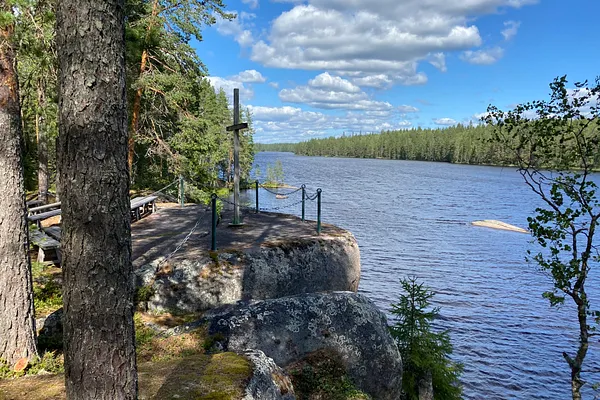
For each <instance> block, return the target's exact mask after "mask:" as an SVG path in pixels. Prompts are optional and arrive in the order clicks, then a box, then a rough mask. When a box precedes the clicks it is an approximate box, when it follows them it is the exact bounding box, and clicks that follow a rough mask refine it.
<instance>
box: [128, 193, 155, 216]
mask: <svg viewBox="0 0 600 400" xmlns="http://www.w3.org/2000/svg"><path fill="white" fill-rule="evenodd" d="M156 199H158V196H145V197H135V198H133V199H131V218H132V220H133V221H139V220H140V219H141V218H142V217H143V216H146V215H148V214H151V213H153V212H155V211H156Z"/></svg>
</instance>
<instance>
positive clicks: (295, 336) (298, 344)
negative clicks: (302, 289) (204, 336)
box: [190, 292, 402, 400]
mask: <svg viewBox="0 0 600 400" xmlns="http://www.w3.org/2000/svg"><path fill="white" fill-rule="evenodd" d="M216 311H217V310H215V312H216ZM207 320H208V322H209V328H208V329H209V334H212V335H215V337H220V338H223V340H222V344H221V345H222V347H223V348H224V349H225V350H228V351H235V352H243V351H244V350H245V349H248V348H252V349H260V350H262V351H263V352H264V353H265V354H266V355H267V356H268V357H270V358H272V359H273V360H274V362H275V363H276V364H277V365H279V366H281V367H284V368H285V367H286V366H287V365H289V364H291V363H293V362H295V361H298V360H301V359H302V358H303V357H305V356H306V355H308V354H310V353H312V352H314V351H316V350H319V349H331V350H333V351H335V352H337V353H339V354H340V355H341V358H342V360H343V363H344V365H345V367H346V368H347V371H348V375H349V376H350V377H351V378H352V379H353V381H354V383H355V384H356V386H357V387H358V388H359V389H361V390H363V391H364V392H366V393H368V394H370V395H371V396H373V398H375V399H378V400H396V399H399V398H400V392H401V377H402V361H401V358H400V354H399V352H398V348H397V346H396V344H395V342H394V340H393V339H392V337H391V335H390V333H389V331H388V327H387V322H386V318H385V316H384V315H383V313H382V312H381V311H379V310H378V309H377V307H376V306H375V305H374V304H373V303H372V302H371V301H370V300H369V299H368V298H366V297H365V296H362V295H359V294H356V293H351V292H334V293H312V294H302V295H298V296H292V297H285V298H279V299H270V300H264V301H257V302H252V303H251V304H248V305H246V306H242V305H238V306H236V307H230V309H229V310H226V311H223V312H220V313H218V312H217V313H209V315H207V316H206V319H205V320H204V321H203V323H206V321H207ZM190 328H191V326H190Z"/></svg>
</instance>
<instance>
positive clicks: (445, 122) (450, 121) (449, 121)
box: [433, 118, 457, 126]
mask: <svg viewBox="0 0 600 400" xmlns="http://www.w3.org/2000/svg"><path fill="white" fill-rule="evenodd" d="M433 123H434V124H436V125H441V126H450V125H456V124H457V122H456V121H455V120H453V119H452V118H435V119H434V120H433Z"/></svg>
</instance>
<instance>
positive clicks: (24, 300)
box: [0, 4, 36, 364]
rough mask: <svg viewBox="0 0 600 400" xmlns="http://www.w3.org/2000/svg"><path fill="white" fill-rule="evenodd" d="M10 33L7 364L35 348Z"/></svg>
mask: <svg viewBox="0 0 600 400" xmlns="http://www.w3.org/2000/svg"><path fill="white" fill-rule="evenodd" d="M6 8H7V7H6V4H4V5H3V6H1V7H0V11H10V10H7V9H6ZM12 35H13V26H12V25H8V26H1V27H0V188H2V195H1V196H0V358H2V359H4V360H6V361H8V362H9V363H10V364H14V363H15V362H16V361H17V360H19V359H20V358H28V359H31V358H32V357H33V356H34V355H35V354H36V343H35V313H34V309H33V283H32V279H31V267H30V264H29V256H28V248H29V241H28V237H27V222H26V219H25V216H26V210H25V192H24V191H25V188H24V180H23V163H22V158H21V156H22V131H21V129H22V125H21V110H20V103H19V87H18V80H17V72H16V62H15V54H14V49H13V48H12V43H11V42H12Z"/></svg>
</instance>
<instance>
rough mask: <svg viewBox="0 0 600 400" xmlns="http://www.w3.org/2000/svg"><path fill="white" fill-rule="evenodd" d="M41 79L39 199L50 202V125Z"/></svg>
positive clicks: (37, 123)
mask: <svg viewBox="0 0 600 400" xmlns="http://www.w3.org/2000/svg"><path fill="white" fill-rule="evenodd" d="M45 89H46V88H45V87H44V86H43V84H42V82H41V79H40V81H38V106H39V108H40V109H41V110H42V112H41V115H36V121H35V123H36V130H37V146H38V148H37V150H38V199H39V200H41V201H42V202H43V203H44V204H45V203H47V202H48V127H47V121H46V115H45V114H46V94H45Z"/></svg>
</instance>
